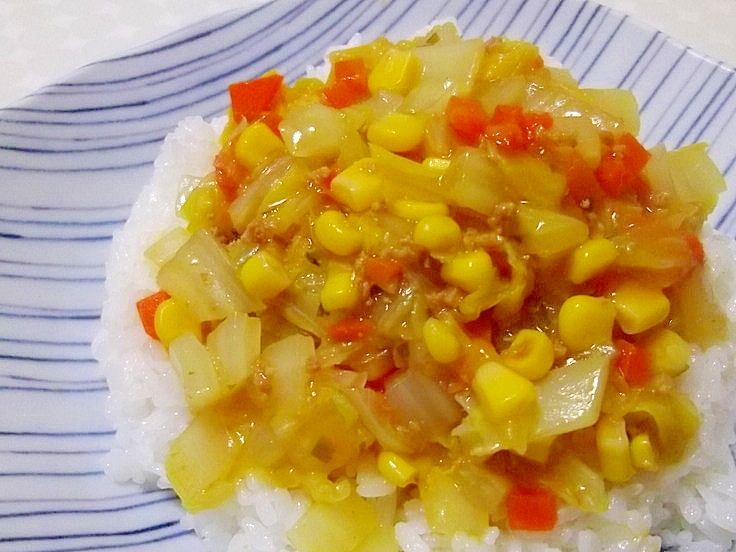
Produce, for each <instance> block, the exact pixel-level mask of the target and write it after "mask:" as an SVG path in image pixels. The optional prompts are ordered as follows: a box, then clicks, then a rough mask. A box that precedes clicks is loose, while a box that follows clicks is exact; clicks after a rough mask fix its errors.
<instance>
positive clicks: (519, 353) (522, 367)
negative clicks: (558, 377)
mask: <svg viewBox="0 0 736 552" xmlns="http://www.w3.org/2000/svg"><path fill="white" fill-rule="evenodd" d="M501 360H502V361H503V363H504V364H505V365H506V366H508V367H509V368H511V369H512V370H513V371H514V372H516V373H517V374H521V375H522V376H524V377H525V378H527V379H530V380H532V381H535V380H538V379H540V378H542V377H544V376H545V375H546V374H547V372H549V371H550V370H551V369H552V365H553V364H554V362H555V347H554V345H553V344H552V340H551V339H550V338H549V337H547V334H545V333H544V332H541V331H539V330H530V329H528V328H524V329H522V330H520V331H519V332H518V333H517V334H516V335H515V336H514V340H513V341H512V342H511V345H509V347H508V348H507V349H505V350H504V351H503V352H502V353H501Z"/></svg>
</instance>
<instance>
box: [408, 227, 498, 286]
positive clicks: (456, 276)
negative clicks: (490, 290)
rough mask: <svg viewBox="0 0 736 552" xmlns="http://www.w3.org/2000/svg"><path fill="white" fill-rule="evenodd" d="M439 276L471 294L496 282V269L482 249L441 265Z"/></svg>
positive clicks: (468, 252) (467, 252)
mask: <svg viewBox="0 0 736 552" xmlns="http://www.w3.org/2000/svg"><path fill="white" fill-rule="evenodd" d="M420 224H421V221H420ZM417 226H419V225H417ZM440 276H441V277H442V279H443V280H444V281H445V282H447V283H448V284H451V285H453V286H457V287H459V288H460V289H462V290H464V291H467V292H471V293H472V292H473V291H477V290H479V289H481V288H484V287H488V286H490V285H491V284H492V283H493V282H494V281H495V280H496V267H495V266H493V260H492V259H491V256H490V255H489V254H488V253H487V252H485V251H483V250H482V249H476V250H474V251H463V252H461V253H458V254H457V255H455V256H454V257H453V258H452V259H450V260H448V261H447V262H445V263H443V265H442V268H441V269H440Z"/></svg>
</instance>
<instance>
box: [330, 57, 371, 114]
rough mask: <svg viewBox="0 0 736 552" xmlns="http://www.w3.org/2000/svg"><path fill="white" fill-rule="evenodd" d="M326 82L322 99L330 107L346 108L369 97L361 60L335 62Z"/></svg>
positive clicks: (365, 73) (352, 59)
mask: <svg viewBox="0 0 736 552" xmlns="http://www.w3.org/2000/svg"><path fill="white" fill-rule="evenodd" d="M327 82H328V84H327V86H325V88H324V89H323V90H322V98H323V100H324V103H325V104H327V105H329V106H330V107H335V108H337V109H341V108H343V107H348V106H349V105H353V104H356V103H358V102H361V101H363V100H365V99H367V98H368V97H370V95H371V93H370V90H369V89H368V68H367V67H366V65H365V61H363V59H362V58H351V59H343V60H339V61H336V62H335V63H334V64H333V65H332V75H331V78H330V79H328V81H327Z"/></svg>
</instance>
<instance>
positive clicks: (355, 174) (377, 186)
mask: <svg viewBox="0 0 736 552" xmlns="http://www.w3.org/2000/svg"><path fill="white" fill-rule="evenodd" d="M330 192H331V193H332V196H333V197H334V198H335V199H336V200H337V201H339V202H340V203H342V204H344V205H347V206H348V207H350V208H351V209H352V210H353V211H365V210H367V209H370V208H371V206H372V205H373V204H374V203H378V202H380V201H382V200H383V179H382V178H381V176H380V175H379V174H378V173H377V172H375V163H374V162H373V160H372V159H371V158H370V157H363V158H362V159H358V160H357V161H356V162H355V163H353V164H352V165H350V166H349V167H347V168H346V169H345V170H343V171H342V172H340V173H338V174H337V176H335V178H333V179H332V182H331V184H330Z"/></svg>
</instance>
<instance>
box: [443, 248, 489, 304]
mask: <svg viewBox="0 0 736 552" xmlns="http://www.w3.org/2000/svg"><path fill="white" fill-rule="evenodd" d="M440 276H441V277H442V279H443V280H444V281H445V282H447V283H448V284H451V285H453V286H457V287H459V288H460V289H462V290H465V291H467V292H471V293H472V292H474V291H477V290H479V289H482V288H486V287H489V286H491V285H492V284H493V282H495V280H496V267H495V266H493V260H492V259H491V256H490V255H489V254H488V253H487V252H485V251H483V250H482V249H476V250H474V251H464V252H461V253H458V254H457V255H455V256H454V257H453V258H452V259H450V260H448V261H446V262H445V263H443V265H442V268H441V269H440Z"/></svg>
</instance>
